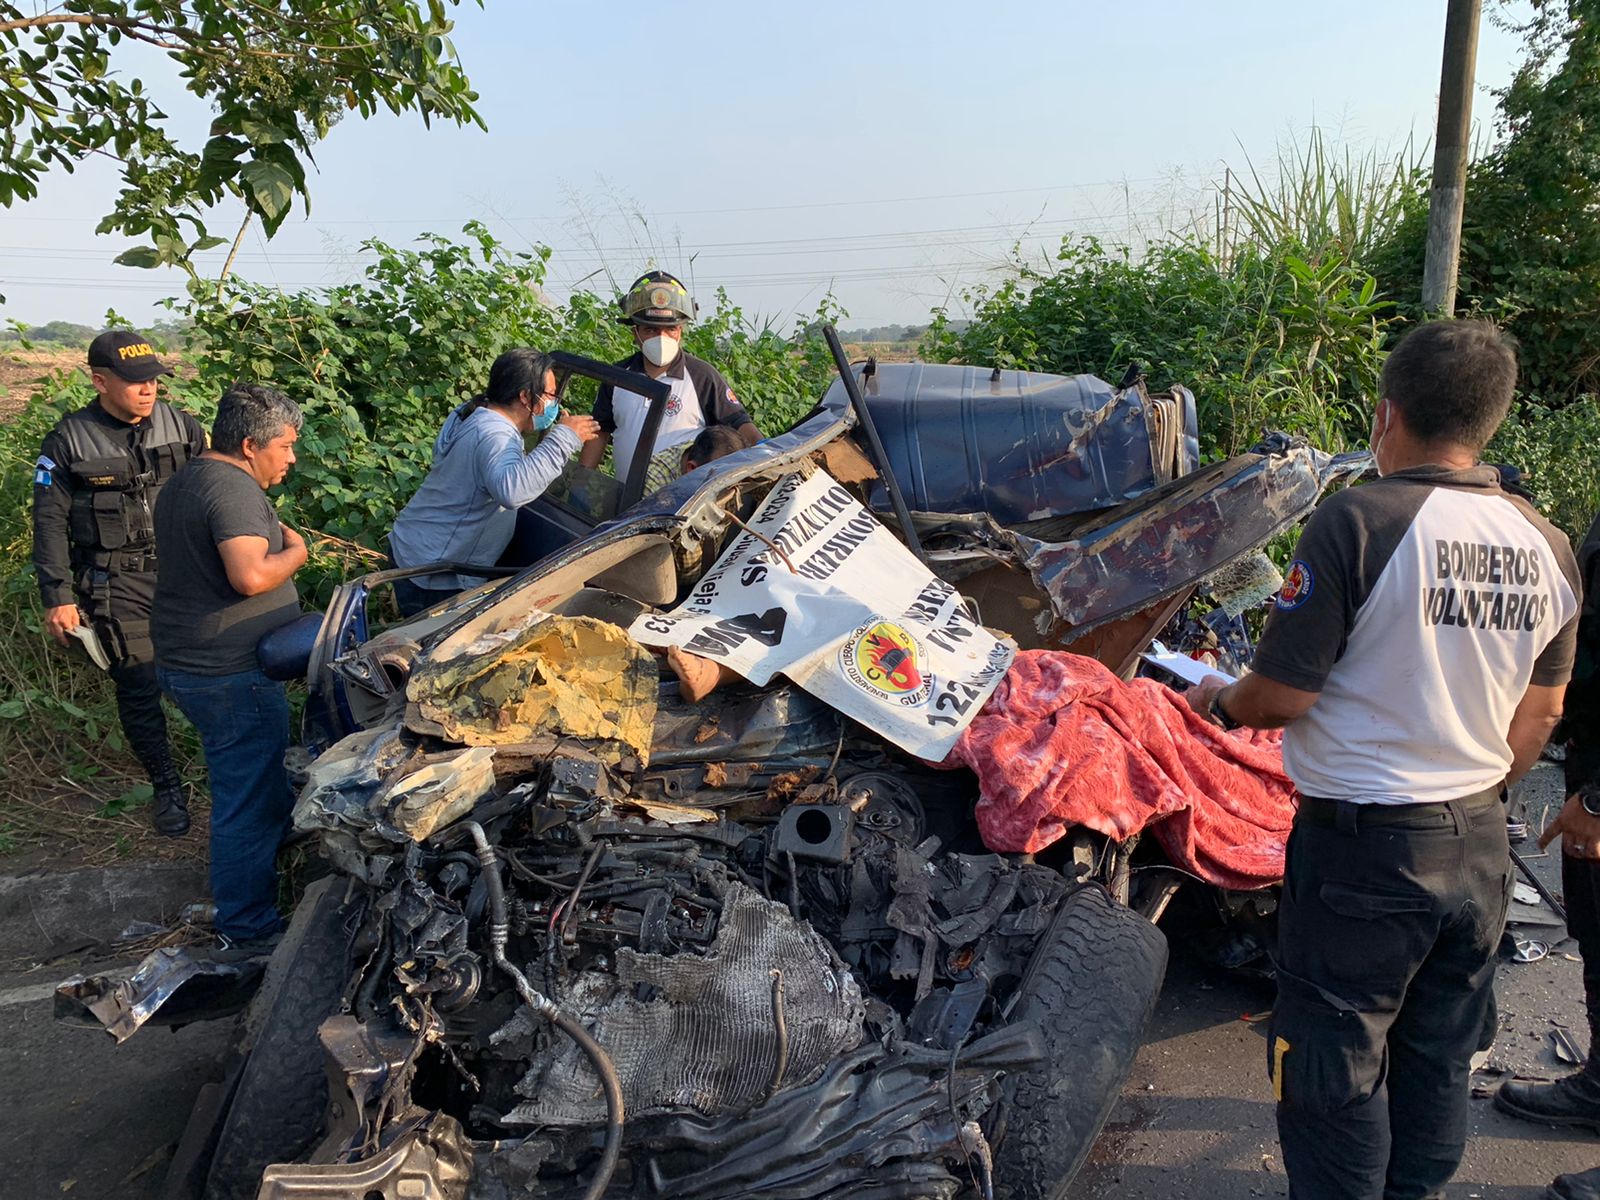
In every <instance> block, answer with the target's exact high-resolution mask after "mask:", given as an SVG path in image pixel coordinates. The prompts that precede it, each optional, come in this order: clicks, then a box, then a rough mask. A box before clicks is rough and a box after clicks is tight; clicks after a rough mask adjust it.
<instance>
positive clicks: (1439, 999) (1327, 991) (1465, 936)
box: [1268, 788, 1511, 1200]
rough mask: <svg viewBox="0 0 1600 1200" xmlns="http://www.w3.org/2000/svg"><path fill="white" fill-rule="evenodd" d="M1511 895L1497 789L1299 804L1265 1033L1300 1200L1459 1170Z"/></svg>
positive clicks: (1293, 1189) (1416, 1184)
mask: <svg viewBox="0 0 1600 1200" xmlns="http://www.w3.org/2000/svg"><path fill="white" fill-rule="evenodd" d="M1510 895H1511V864H1510V857H1509V855H1508V853H1507V845H1506V826H1505V810H1504V809H1503V808H1502V806H1501V804H1500V801H1499V795H1498V788H1495V789H1490V790H1488V791H1485V792H1482V793H1479V794H1477V795H1473V796H1468V797H1464V798H1462V799H1460V800H1454V801H1451V802H1449V803H1448V804H1426V805H1422V804H1419V805H1406V806H1404V807H1403V808H1374V807H1371V806H1368V805H1354V804H1348V803H1337V802H1332V801H1319V800H1312V799H1305V800H1303V801H1302V802H1301V806H1300V812H1299V815H1298V816H1297V817H1296V818H1295V823H1294V829H1293V831H1292V833H1291V834H1290V837H1289V849H1288V862H1287V865H1286V869H1285V879H1284V892H1283V903H1282V908H1281V910H1280V919H1279V926H1278V939H1279V941H1278V1000H1277V1004H1276V1005H1275V1007H1274V1009H1273V1014H1272V1022H1271V1026H1270V1029H1269V1037H1268V1072H1269V1074H1270V1076H1271V1079H1272V1083H1273V1090H1274V1094H1275V1095H1276V1097H1277V1100H1278V1138H1279V1141H1280V1142H1281V1143H1282V1147H1283V1163H1284V1168H1285V1170H1286V1171H1287V1172H1288V1175H1289V1195H1290V1197H1291V1198H1292V1200H1334V1198H1337V1200H1369V1198H1370V1200H1378V1198H1379V1197H1382V1198H1384V1200H1421V1198H1423V1197H1431V1196H1436V1195H1438V1194H1439V1192H1440V1189H1441V1188H1443V1186H1444V1184H1445V1182H1446V1181H1447V1180H1448V1179H1449V1178H1450V1176H1451V1175H1452V1174H1454V1173H1455V1170H1456V1167H1457V1166H1459V1165H1460V1162H1461V1155H1462V1152H1463V1150H1464V1149H1465V1147H1466V1139H1467V1122H1468V1105H1469V1092H1468V1075H1469V1073H1470V1071H1471V1059H1472V1054H1473V1052H1474V1051H1475V1050H1477V1049H1478V1048H1479V1046H1480V1045H1481V1044H1482V1043H1483V1042H1484V1041H1485V1036H1484V1035H1485V1030H1486V1026H1487V1024H1488V1022H1489V1020H1491V1019H1492V1018H1491V1012H1492V1008H1491V1006H1492V1004H1493V985H1494V957H1495V951H1496V948H1497V946H1498V944H1499V941H1500V934H1501V931H1502V930H1503V928H1504V926H1505V918H1506V908H1507V904H1508V902H1509V900H1510Z"/></svg>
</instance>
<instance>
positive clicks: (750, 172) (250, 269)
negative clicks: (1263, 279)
mask: <svg viewBox="0 0 1600 1200" xmlns="http://www.w3.org/2000/svg"><path fill="white" fill-rule="evenodd" d="M1485 7H1486V8H1488V9H1490V10H1491V11H1494V10H1496V9H1498V7H1499V6H1498V5H1497V4H1496V3H1495V0H1490V3H1488V4H1486V6H1485ZM1512 11H1513V12H1515V11H1516V10H1515V9H1513V10H1512ZM456 12H457V19H458V24H457V28H456V33H455V44H456V47H457V50H458V51H459V52H460V55H461V58H462V60H463V63H464V64H465V66H466V69H467V71H468V73H469V74H470V76H471V77H472V81H473V84H474V86H475V87H476V88H477V89H478V91H479V93H480V96H481V102H480V106H479V107H480V111H481V112H482V113H483V115H484V118H485V120H486V121H487V123H488V126H489V128H488V132H486V133H485V132H482V131H479V130H475V129H473V130H462V129H457V128H455V127H453V126H435V127H434V128H433V129H432V130H427V129H424V128H423V126H422V123H421V121H419V120H417V119H416V118H414V117H400V118H378V119H374V120H372V121H367V122H361V121H357V120H351V121H348V122H346V123H344V124H342V125H340V126H338V127H337V128H336V129H334V131H333V132H332V134H331V135H330V136H329V138H328V139H327V140H326V141H325V142H324V143H322V145H321V146H320V147H319V148H318V150H317V159H318V163H319V166H320V173H318V174H315V175H313V176H312V179H311V190H312V207H311V213H310V215H309V216H306V215H304V214H302V213H301V212H300V210H299V209H298V208H297V209H296V211H295V213H294V215H293V216H291V217H290V219H289V220H288V221H286V222H285V224H284V226H283V228H282V229H281V230H280V231H279V233H278V235H277V236H276V237H275V238H273V239H272V241H271V242H270V243H267V242H265V241H263V240H262V239H261V238H260V237H259V236H258V235H256V234H254V233H252V234H251V235H250V236H249V237H248V238H247V241H246V243H245V246H244V250H243V252H242V253H241V255H240V260H239V265H238V270H239V271H240V273H241V274H243V275H245V276H247V277H250V278H254V279H260V280H264V281H268V282H275V283H277V284H279V285H281V286H284V287H301V286H320V285H326V284H331V283H338V282H342V281H344V280H347V279H349V278H352V277H353V276H354V275H356V274H357V273H358V272H359V269H360V263H361V261H362V260H361V258H360V256H359V254H358V248H359V245H360V243H361V241H362V240H363V239H365V238H368V237H374V236H376V237H380V238H383V239H384V240H386V241H390V242H396V243H401V242H405V241H407V240H408V239H410V238H413V237H415V236H416V235H417V234H419V233H421V232H423V231H432V232H440V233H453V232H455V231H457V230H459V229H460V227H461V225H462V223H463V222H464V221H466V220H468V219H470V218H473V217H477V218H480V219H482V220H484V221H485V222H486V223H487V224H489V226H490V227H491V228H492V229H494V230H495V232H496V233H497V234H498V235H499V236H500V237H502V238H503V239H504V240H505V242H506V243H507V244H508V246H510V247H512V248H515V249H526V248H528V247H529V246H530V245H531V244H532V243H543V244H546V245H549V246H551V247H553V248H554V249H555V251H556V253H555V255H554V257H553V258H552V260H551V272H550V279H549V286H550V289H551V290H552V291H553V292H554V293H555V294H556V295H557V296H561V295H563V294H564V293H565V292H566V291H567V290H569V289H570V288H571V287H572V286H573V285H575V284H579V285H582V286H588V287H591V288H595V289H596V290H600V291H602V292H605V291H607V290H608V289H609V283H608V275H607V272H608V271H609V275H610V277H615V278H617V279H618V280H619V281H620V282H622V283H626V282H627V281H628V280H629V279H631V278H632V277H633V276H634V275H636V274H637V273H638V272H639V270H641V269H643V267H644V266H645V265H646V262H647V260H648V259H649V258H650V257H652V256H653V257H654V258H655V259H656V260H657V261H658V262H659V264H660V265H662V266H665V267H666V268H668V269H669V270H673V271H676V272H678V273H679V274H681V275H682V276H683V277H684V279H685V280H686V282H690V284H691V287H692V289H693V290H694V291H695V293H696V294H697V295H698V296H699V298H700V299H701V302H702V305H704V306H706V307H709V303H708V302H709V301H710V300H711V298H712V295H713V293H714V291H715V289H716V288H717V287H718V286H719V285H720V286H725V287H726V288H727V289H728V291H729V293H730V294H731V296H732V298H733V300H734V301H735V302H736V303H739V304H740V305H742V306H743V307H744V309H745V310H746V312H747V313H755V314H761V315H763V316H768V317H772V318H775V319H776V320H777V321H778V322H779V323H780V324H781V325H783V326H784V327H785V328H787V327H788V325H789V324H790V318H791V317H792V316H793V315H795V314H797V313H809V312H811V311H812V310H813V309H814V308H815V307H816V305H817V303H818V301H819V300H820V299H821V298H822V296H823V295H824V293H825V292H826V291H827V290H828V289H829V288H830V287H831V288H832V291H833V294H834V295H835V296H836V297H837V298H838V299H839V301H840V302H841V303H842V304H843V305H844V306H845V308H847V309H848V310H849V313H850V316H849V318H848V320H847V321H846V322H845V324H846V325H847V326H858V325H870V324H881V323H885V322H916V321H922V320H925V319H926V317H927V314H928V310H929V308H930V307H931V306H932V305H934V304H936V303H939V302H941V301H943V300H944V299H945V298H946V297H949V296H952V295H953V294H954V293H958V292H959V290H960V289H961V288H962V287H965V286H970V285H972V284H974V283H978V282H981V281H983V280H984V279H986V278H992V275H993V270H994V267H995V265H996V264H997V263H999V262H1001V261H1003V259H1004V257H1005V253H1006V250H1007V248H1008V247H1009V246H1010V245H1011V244H1012V243H1013V242H1015V241H1016V240H1017V239H1018V238H1019V237H1025V238H1026V239H1027V244H1028V245H1030V246H1033V247H1039V246H1041V245H1054V244H1055V243H1056V242H1057V241H1058V240H1059V238H1060V237H1061V235H1062V234H1063V233H1065V232H1069V231H1080V232H1093V233H1098V234H1101V235H1102V236H1104V237H1106V238H1108V239H1110V240H1121V239H1124V238H1126V237H1129V236H1130V234H1131V236H1133V237H1135V238H1137V237H1138V236H1139V235H1140V234H1141V233H1150V232H1154V231H1159V230H1160V229H1161V228H1162V227H1163V226H1165V225H1167V224H1169V223H1170V222H1171V221H1173V220H1174V219H1176V220H1179V221H1183V220H1184V219H1185V215H1186V214H1188V213H1189V212H1191V211H1192V210H1194V209H1196V208H1200V209H1204V210H1206V211H1209V210H1210V199H1209V195H1210V189H1211V187H1212V186H1213V184H1214V183H1216V182H1218V181H1220V180H1221V179H1222V177H1223V168H1224V165H1229V166H1231V167H1232V168H1233V169H1234V170H1235V171H1236V172H1237V171H1240V170H1248V164H1247V159H1248V160H1250V161H1253V162H1254V163H1255V165H1256V167H1257V169H1268V168H1270V165H1271V164H1273V163H1275V161H1276V157H1277V148H1278V146H1279V145H1280V144H1282V143H1284V142H1286V141H1288V140H1290V139H1293V138H1300V139H1301V140H1303V139H1304V137H1305V135H1306V133H1307V131H1308V130H1309V129H1310V128H1312V127H1313V126H1317V127H1320V128H1321V129H1322V130H1323V131H1324V133H1325V135H1327V136H1328V137H1329V138H1331V139H1335V140H1336V141H1337V142H1338V143H1339V144H1340V145H1341V146H1344V147H1348V148H1349V149H1351V151H1352V152H1364V151H1366V150H1367V149H1369V148H1371V147H1379V148H1382V149H1385V150H1390V151H1396V150H1399V149H1401V148H1402V147H1403V146H1404V145H1405V143H1406V141H1407V139H1408V138H1412V139H1415V145H1417V146H1418V147H1421V146H1422V145H1423V144H1424V143H1425V142H1426V141H1427V139H1428V138H1429V136H1430V135H1431V131H1432V125H1433V120H1434V110H1435V101H1436V96H1437V89H1438V80H1439V56H1440V50H1441V45H1442V39H1443V29H1444V13H1445V0H1340V2H1339V3H1322V4H1310V3H1305V2H1303V0H1302V2H1298V3H1296V2H1287V3H1286V2H1285V0H1229V2H1225V0H1213V2H1212V3H1209V4H1195V3H1192V2H1178V0H1122V2H1121V3H1115V4H1106V3H1094V4H1085V3H1078V2H1072V0H1066V2H1063V0H1054V2H1051V3H1044V2H1038V3H1011V2H1007V0H997V2H994V3H989V4H971V3H965V4H955V3H944V2H942V0H930V2H925V3H922V4H918V5H887V4H881V3H878V4H875V3H871V2H870V0H868V2H861V0H858V2H857V3H853V4H843V3H835V2H834V0H818V2H816V3H812V4H808V5H803V6H793V5H768V4H757V3H751V2H750V0H746V2H745V3H742V4H732V3H722V2H716V0H711V2H707V0H702V2H701V3H699V4H696V5H684V6H679V7H676V8H667V7H662V8H653V9H652V8H648V7H646V8H644V9H638V8H634V7H633V6H631V5H621V4H608V5H581V6H580V5H571V4H569V5H559V4H535V3H531V2H529V0H487V4H486V9H485V10H484V11H479V10H478V9H477V8H476V7H472V6H468V7H463V8H461V9H458V10H456ZM1520 57H1521V55H1520V53H1519V47H1518V43H1517V39H1516V37H1515V36H1514V35H1513V34H1512V33H1510V32H1508V31H1506V30H1504V29H1501V28H1497V27H1496V26H1495V24H1494V23H1493V22H1492V21H1491V20H1490V19H1489V16H1488V14H1486V16H1485V19H1484V24H1483V29H1482V34H1481V39H1480V45H1479V56H1478V82H1479V91H1478V94H1477V97H1476V99H1475V101H1474V110H1473V115H1474V118H1475V120H1476V121H1477V122H1478V123H1479V124H1480V126H1487V125H1488V124H1490V123H1492V119H1493V113H1494V100H1493V97H1492V96H1491V95H1489V94H1488V91H1487V89H1489V88H1494V87H1499V86H1502V85H1503V84H1504V83H1505V82H1506V80H1507V79H1508V78H1509V77H1510V74H1511V71H1512V69H1513V68H1514V66H1515V65H1516V63H1517V62H1518V61H1519V59H1520ZM128 61H129V62H131V61H133V60H131V59H130V60H128ZM137 61H138V62H139V64H140V68H141V70H142V71H144V73H145V78H146V80H147V81H148V82H151V83H153V84H154V85H155V86H156V91H157V94H158V96H160V97H161V98H162V100H163V102H164V104H165V106H166V108H167V111H168V112H170V113H172V114H173V115H174V116H175V117H181V118H182V120H181V122H180V124H179V129H180V131H182V132H183V133H185V134H186V135H189V136H191V137H193V138H194V139H195V140H194V141H193V143H192V144H193V145H194V146H195V148H198V146H199V144H200V141H199V136H200V135H201V134H203V131H204V128H205V124H206V122H207V120H208V118H209V113H208V111H207V110H206V109H205V107H204V106H203V105H200V104H198V102H195V101H194V100H193V99H192V98H190V97H188V96H186V95H185V94H183V93H182V92H181V91H180V90H179V89H178V87H177V85H176V82H175V76H174V74H173V73H172V72H171V71H170V70H168V69H167V67H166V65H165V63H164V61H163V60H162V58H161V57H160V55H159V54H158V53H152V54H150V55H147V56H146V55H142V54H141V56H140V57H139V59H138V60H137ZM107 165H108V164H90V165H88V166H86V167H84V168H82V169H80V170H79V171H78V172H77V173H76V174H74V175H64V174H57V175H54V176H52V177H51V178H50V179H49V180H48V181H47V182H46V183H45V185H44V186H43V187H42V188H41V192H40V196H39V198H38V199H37V200H35V201H33V202H31V203H29V204H27V205H23V206H20V207H13V208H11V209H0V293H3V294H5V296H6V297H7V303H6V305H5V306H4V307H3V308H0V318H4V317H12V318H16V319H18V320H22V321H27V322H42V321H46V320H50V319H53V318H60V319H67V320H74V321H82V322H85V323H90V324H92V323H96V322H98V321H99V320H100V319H101V317H102V315H103V314H104V313H105V311H106V309H107V308H108V307H109V308H115V309H116V310H118V311H119V312H121V313H122V314H123V315H125V316H127V317H129V318H131V319H133V320H136V321H141V320H146V319H150V318H153V317H156V316H159V315H161V314H160V311H159V310H158V309H157V308H156V301H158V300H159V299H160V298H161V297H162V296H165V295H170V294H173V293H175V292H178V291H181V277H180V276H179V275H178V274H177V273H176V272H171V271H166V272H155V271H140V270H134V269H130V268H122V267H115V266H112V265H111V259H112V258H113V257H114V256H115V255H116V254H117V253H119V252H120V251H121V250H122V249H124V248H125V246H126V245H127V244H129V243H124V242H122V241H121V240H120V239H115V238H107V237H97V236H96V235H95V234H94V226H95V224H96V222H97V220H98V218H99V217H100V216H101V215H102V214H103V213H104V212H105V211H106V209H107V208H108V207H109V202H110V198H111V197H112V196H113V195H114V193H115V190H116V177H115V173H114V172H113V171H111V170H108V169H106V167H107ZM241 215H242V210H240V209H231V210H222V211H220V212H218V213H217V214H216V216H215V218H214V220H213V222H212V226H213V232H215V233H218V234H225V235H229V236H231V234H232V233H233V232H234V230H235V229H236V228H237V225H238V222H239V219H240V217H241ZM208 261H212V262H213V263H214V264H220V261H221V252H217V253H215V254H214V255H212V256H208ZM212 269H213V270H215V269H216V267H215V265H214V266H213V268H212ZM584 280H587V281H588V282H587V283H586V284H585V283H584V282H583V281H584Z"/></svg>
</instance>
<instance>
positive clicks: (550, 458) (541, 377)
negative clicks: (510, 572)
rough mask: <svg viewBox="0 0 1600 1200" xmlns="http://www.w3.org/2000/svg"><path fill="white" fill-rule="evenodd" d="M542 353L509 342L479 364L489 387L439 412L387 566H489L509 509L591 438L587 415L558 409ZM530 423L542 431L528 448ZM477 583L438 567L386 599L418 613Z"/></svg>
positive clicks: (512, 522)
mask: <svg viewBox="0 0 1600 1200" xmlns="http://www.w3.org/2000/svg"><path fill="white" fill-rule="evenodd" d="M555 388H556V381H555V373H554V372H553V371H552V370H551V369H550V360H549V358H548V356H547V355H544V354H540V353H539V352H538V351H536V350H529V349H526V348H522V347H519V348H517V349H514V350H507V351H506V352H505V353H504V354H502V355H501V356H500V357H499V358H497V359H495V361H494V365H493V366H492V367H491V368H490V369H489V386H488V389H487V390H486V391H485V392H484V394H483V395H481V396H479V397H477V398H476V399H474V400H471V401H468V402H467V403H466V404H463V405H462V406H461V407H459V408H457V409H456V410H455V411H454V412H452V413H451V414H450V416H449V417H448V418H446V420H445V423H444V428H443V429H441V430H440V431H439V437H438V440H437V441H435V442H434V446H433V467H432V469H431V470H429V472H428V477H427V478H426V479H424V480H423V481H422V486H421V487H420V488H418V489H417V493H416V495H414V496H412V497H411V502H410V503H409V504H407V505H406V506H405V508H404V509H403V510H402V511H401V513H400V515H399V516H398V517H396V518H395V523H394V529H393V530H392V531H391V532H390V534H389V549H390V552H391V554H392V555H393V557H394V561H395V565H396V566H400V567H420V566H425V565H427V564H428V563H436V562H458V563H483V564H488V563H493V562H496V561H497V560H498V559H499V558H500V555H501V554H503V553H504V552H505V548H506V546H507V545H509V544H510V542H511V538H512V535H513V534H514V533H515V531H516V525H517V511H516V510H517V509H519V508H521V507H522V506H523V505H524V504H527V503H529V502H530V501H532V500H535V499H537V498H538V497H539V496H540V495H541V494H542V493H543V492H544V490H545V488H547V487H549V486H550V484H551V483H552V482H553V481H554V480H555V478H556V477H557V476H558V475H560V474H561V470H562V467H563V466H565V464H566V461H567V459H569V458H571V457H572V456H573V455H574V454H576V453H577V452H578V450H579V449H580V448H581V447H582V445H583V444H584V443H585V442H587V441H590V440H592V439H593V438H595V437H597V436H598V435H599V433H600V426H599V424H598V423H597V422H596V421H595V419H594V418H593V417H591V416H588V415H586V414H581V413H566V414H563V413H562V412H561V409H560V406H559V404H558V403H557V401H556V395H555ZM530 430H539V431H546V430H547V431H548V432H546V433H545V436H544V437H543V438H542V439H541V440H540V442H539V444H538V445H537V446H535V447H534V448H533V449H532V450H531V451H524V449H523V439H524V437H525V436H526V435H527V434H528V432H529V431H530ZM482 582H483V580H482V579H480V578H475V577H472V576H464V575H456V574H449V573H441V574H434V575H422V576H417V577H414V578H412V579H402V580H398V581H396V583H395V599H396V600H397V601H398V602H399V605H400V612H401V614H402V615H403V616H411V615H412V614H414V613H418V612H421V611H422V610H423V609H425V608H428V607H430V606H432V605H434V604H437V603H439V602H440V601H442V600H446V599H448V598H449V597H451V596H453V595H455V594H456V593H457V592H460V591H463V590H465V589H467V588H470V587H476V586H477V585H478V584H480V583H482Z"/></svg>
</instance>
